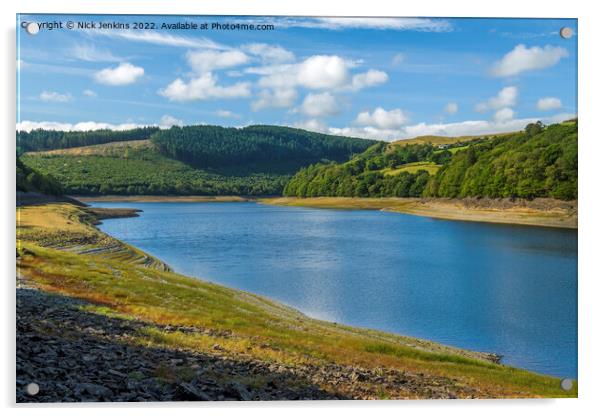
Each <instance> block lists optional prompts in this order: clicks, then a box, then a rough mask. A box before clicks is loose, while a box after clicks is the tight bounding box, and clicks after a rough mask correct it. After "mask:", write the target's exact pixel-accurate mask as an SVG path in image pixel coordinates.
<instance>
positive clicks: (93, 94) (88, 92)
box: [82, 90, 98, 98]
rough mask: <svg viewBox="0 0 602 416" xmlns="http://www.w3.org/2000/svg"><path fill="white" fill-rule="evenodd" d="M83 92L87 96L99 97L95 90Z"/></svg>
mask: <svg viewBox="0 0 602 416" xmlns="http://www.w3.org/2000/svg"><path fill="white" fill-rule="evenodd" d="M82 94H84V95H85V96H86V97H90V98H94V97H98V94H96V93H95V92H94V91H92V90H84V91H83V92H82Z"/></svg>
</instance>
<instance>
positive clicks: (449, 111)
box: [444, 102, 458, 114]
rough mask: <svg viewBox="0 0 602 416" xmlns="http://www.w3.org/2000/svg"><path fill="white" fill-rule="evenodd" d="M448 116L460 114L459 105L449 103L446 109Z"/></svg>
mask: <svg viewBox="0 0 602 416" xmlns="http://www.w3.org/2000/svg"><path fill="white" fill-rule="evenodd" d="M444 110H445V112H446V113H447V114H456V113H457V112H458V104H457V103H453V102H452V103H447V104H446V105H445V108H444Z"/></svg>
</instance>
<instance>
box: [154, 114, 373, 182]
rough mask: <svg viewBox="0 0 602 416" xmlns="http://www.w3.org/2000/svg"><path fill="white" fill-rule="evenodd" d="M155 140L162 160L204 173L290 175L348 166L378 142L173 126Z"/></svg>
mask: <svg viewBox="0 0 602 416" xmlns="http://www.w3.org/2000/svg"><path fill="white" fill-rule="evenodd" d="M151 141H152V143H153V144H155V146H156V147H157V149H158V151H159V152H160V153H161V154H162V155H164V156H167V157H169V158H172V159H176V160H180V161H182V162H185V163H187V164H189V165H191V166H194V167H197V168H201V169H206V168H213V169H217V170H232V168H235V169H234V170H235V171H237V172H239V173H247V172H264V173H289V174H290V173H294V172H295V171H297V170H298V169H299V168H301V167H303V166H307V165H309V164H312V163H316V162H320V161H335V162H343V161H346V160H348V159H349V158H350V157H351V156H352V155H353V154H355V153H361V152H363V151H364V150H366V149H367V148H368V147H369V146H371V145H372V144H374V143H376V141H374V140H365V139H357V138H351V137H343V136H332V135H327V134H321V133H314V132H310V131H306V130H301V129H294V128H290V127H281V126H249V127H244V128H232V127H219V126H186V127H172V128H171V129H169V130H161V131H158V132H156V133H155V134H153V135H152V136H151Z"/></svg>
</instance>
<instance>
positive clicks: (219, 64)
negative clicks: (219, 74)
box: [186, 50, 249, 74]
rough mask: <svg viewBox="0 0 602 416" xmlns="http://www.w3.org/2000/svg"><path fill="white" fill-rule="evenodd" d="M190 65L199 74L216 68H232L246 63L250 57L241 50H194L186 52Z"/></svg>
mask: <svg viewBox="0 0 602 416" xmlns="http://www.w3.org/2000/svg"><path fill="white" fill-rule="evenodd" d="M186 60H187V61H188V64H189V65H190V67H191V68H192V69H193V70H194V71H195V72H196V73H198V74H204V73H206V72H210V71H213V70H216V69H224V68H232V67H234V66H238V65H242V64H245V63H247V62H248V61H249V57H248V56H247V55H245V54H244V53H243V52H241V51H239V50H231V51H225V52H220V51H212V50H205V51H194V52H192V51H191V52H188V53H187V54H186Z"/></svg>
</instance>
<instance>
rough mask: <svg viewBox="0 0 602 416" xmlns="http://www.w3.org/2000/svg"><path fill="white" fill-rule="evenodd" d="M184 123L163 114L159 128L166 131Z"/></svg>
mask: <svg viewBox="0 0 602 416" xmlns="http://www.w3.org/2000/svg"><path fill="white" fill-rule="evenodd" d="M183 125H184V122H183V121H182V120H180V119H179V118H175V117H174V116H170V115H169V114H165V115H164V116H163V117H161V120H159V127H160V128H163V129H168V128H170V127H172V126H183Z"/></svg>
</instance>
